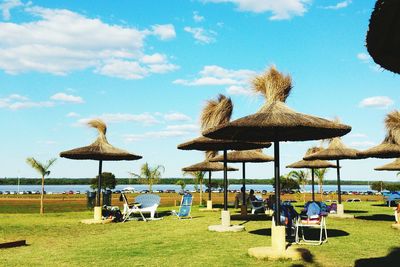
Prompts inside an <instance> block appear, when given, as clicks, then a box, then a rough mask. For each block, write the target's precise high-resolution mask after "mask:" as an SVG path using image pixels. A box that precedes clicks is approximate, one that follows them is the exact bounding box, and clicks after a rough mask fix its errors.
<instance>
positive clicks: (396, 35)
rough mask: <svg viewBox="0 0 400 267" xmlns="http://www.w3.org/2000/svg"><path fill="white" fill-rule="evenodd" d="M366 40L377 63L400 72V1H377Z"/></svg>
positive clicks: (369, 50)
mask: <svg viewBox="0 0 400 267" xmlns="http://www.w3.org/2000/svg"><path fill="white" fill-rule="evenodd" d="M366 41H367V49H368V52H369V54H370V55H371V57H372V58H373V59H374V61H375V63H377V64H379V65H381V66H382V67H383V68H385V69H387V70H389V71H392V72H395V73H400V1H398V0H377V1H376V3H375V8H374V11H373V12H372V14H371V19H370V21H369V30H368V32H367V40H366Z"/></svg>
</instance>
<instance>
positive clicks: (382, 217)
mask: <svg viewBox="0 0 400 267" xmlns="http://www.w3.org/2000/svg"><path fill="white" fill-rule="evenodd" d="M356 219H359V220H366V221H385V222H394V221H395V220H394V215H387V214H373V215H370V216H357V217H356Z"/></svg>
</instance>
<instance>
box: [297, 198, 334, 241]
mask: <svg viewBox="0 0 400 267" xmlns="http://www.w3.org/2000/svg"><path fill="white" fill-rule="evenodd" d="M325 207H326V205H325V204H324V203H320V202H315V201H310V202H308V203H307V204H306V206H305V210H304V211H303V212H302V213H301V214H300V216H298V219H297V221H296V226H295V228H296V236H295V242H296V244H301V243H304V244H308V245H321V244H322V243H325V242H328V232H327V229H326V217H327V215H328V212H326V210H324V209H325ZM305 228H317V229H320V231H319V239H318V240H310V239H306V237H305V234H304V232H305V231H304V229H305ZM300 231H301V240H300V233H299V232H300Z"/></svg>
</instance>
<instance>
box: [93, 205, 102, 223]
mask: <svg viewBox="0 0 400 267" xmlns="http://www.w3.org/2000/svg"><path fill="white" fill-rule="evenodd" d="M101 210H102V208H101V207H94V219H95V220H96V221H101V219H102V216H101Z"/></svg>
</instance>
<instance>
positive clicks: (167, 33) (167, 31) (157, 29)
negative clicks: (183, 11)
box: [151, 24, 176, 40]
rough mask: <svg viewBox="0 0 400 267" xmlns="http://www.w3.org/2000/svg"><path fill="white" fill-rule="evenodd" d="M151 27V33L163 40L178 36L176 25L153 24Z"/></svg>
mask: <svg viewBox="0 0 400 267" xmlns="http://www.w3.org/2000/svg"><path fill="white" fill-rule="evenodd" d="M151 29H152V32H151V33H152V34H154V35H156V36H157V37H158V38H160V39H161V40H170V39H173V38H175V37H176V32H175V27H174V25H172V24H164V25H153V26H151Z"/></svg>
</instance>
